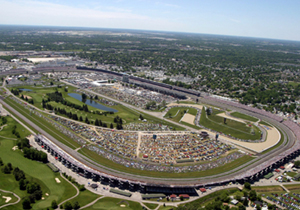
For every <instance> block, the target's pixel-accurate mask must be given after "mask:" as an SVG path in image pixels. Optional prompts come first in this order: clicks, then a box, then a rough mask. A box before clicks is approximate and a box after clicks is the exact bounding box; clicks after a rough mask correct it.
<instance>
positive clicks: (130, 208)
mask: <svg viewBox="0 0 300 210" xmlns="http://www.w3.org/2000/svg"><path fill="white" fill-rule="evenodd" d="M121 205H124V207H121ZM94 209H98V210H107V209H110V210H140V209H142V206H141V204H140V203H137V202H133V201H129V200H122V199H118V198H110V197H105V198H102V199H100V200H99V201H97V202H96V203H95V204H94V205H92V206H91V207H88V208H85V209H84V210H94Z"/></svg>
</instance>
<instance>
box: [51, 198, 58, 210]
mask: <svg viewBox="0 0 300 210" xmlns="http://www.w3.org/2000/svg"><path fill="white" fill-rule="evenodd" d="M57 207H58V206H57V202H56V200H53V201H52V203H51V208H52V209H57Z"/></svg>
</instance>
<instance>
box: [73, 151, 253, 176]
mask: <svg viewBox="0 0 300 210" xmlns="http://www.w3.org/2000/svg"><path fill="white" fill-rule="evenodd" d="M78 152H79V153H81V154H83V155H84V156H86V157H88V158H89V159H91V160H93V161H95V162H98V163H101V164H102V165H103V166H107V167H109V168H111V169H115V170H119V171H123V172H127V173H131V174H139V175H141V176H150V177H165V178H196V177H204V176H211V175H215V174H220V173H223V172H226V171H230V170H232V169H234V168H236V167H238V166H241V165H243V164H245V163H247V162H249V161H251V160H253V159H254V158H253V157H251V156H248V155H245V156H243V157H241V158H239V159H237V160H234V161H232V162H230V163H227V164H225V165H222V166H220V167H217V168H213V169H209V170H206V171H195V172H188V173H168V172H157V171H147V170H139V169H135V168H131V167H125V166H123V165H121V164H118V163H115V162H113V161H111V160H108V159H106V158H104V157H102V156H100V155H98V154H97V153H95V152H93V151H90V150H88V149H87V148H83V149H80V150H79V151H78Z"/></svg>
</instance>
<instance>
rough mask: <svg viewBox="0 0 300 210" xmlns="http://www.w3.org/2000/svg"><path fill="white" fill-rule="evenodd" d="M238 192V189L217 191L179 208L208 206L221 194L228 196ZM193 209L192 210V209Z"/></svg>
mask: <svg viewBox="0 0 300 210" xmlns="http://www.w3.org/2000/svg"><path fill="white" fill-rule="evenodd" d="M237 191H239V190H238V188H228V189H224V190H219V191H216V192H213V193H211V194H209V195H206V196H204V197H202V198H199V199H197V200H194V201H192V202H189V203H187V204H181V205H180V206H186V207H189V206H190V207H191V206H203V205H205V204H208V203H210V202H212V201H213V200H214V199H215V198H217V197H219V196H221V195H222V194H223V193H225V192H228V193H229V194H230V195H232V194H234V193H236V192H237ZM192 209H193V208H192Z"/></svg>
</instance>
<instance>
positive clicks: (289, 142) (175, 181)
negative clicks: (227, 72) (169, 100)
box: [0, 98, 296, 186]
mask: <svg viewBox="0 0 300 210" xmlns="http://www.w3.org/2000/svg"><path fill="white" fill-rule="evenodd" d="M2 99H3V98H1V99H0V102H1V103H2V104H3V105H4V106H5V107H6V108H7V109H8V110H10V111H11V112H13V113H14V114H15V115H17V116H19V117H20V118H21V119H22V120H24V121H25V122H26V123H27V124H29V125H30V126H32V127H33V128H35V129H36V130H37V131H38V132H39V133H41V134H43V135H45V136H46V137H47V138H48V139H50V140H51V141H53V142H54V143H55V144H56V145H58V146H59V147H61V148H62V149H63V150H64V151H65V152H67V153H68V154H70V155H71V156H73V157H74V158H76V159H77V160H78V161H80V162H81V163H83V164H85V165H87V166H89V167H91V168H93V169H96V170H98V171H101V172H103V173H106V174H109V175H112V176H114V177H120V178H123V179H126V180H132V181H134V182H136V181H139V182H141V183H144V184H150V185H168V186H196V185H207V184H213V183H221V182H224V181H230V180H232V178H233V177H234V176H236V175H238V174H241V173H244V172H247V171H248V170H249V169H253V168H254V167H257V166H259V165H260V164H261V163H264V162H266V161H268V160H269V159H271V158H272V157H274V156H278V155H280V153H282V152H284V151H286V150H287V149H288V148H290V147H292V146H293V144H294V142H295V140H296V139H295V136H294V134H293V132H292V131H291V130H290V129H289V128H288V127H286V126H285V125H283V124H281V123H280V122H278V121H275V120H273V119H270V118H269V117H266V116H262V115H260V114H257V113H254V112H249V111H246V110H244V109H240V108H238V107H232V106H229V105H226V104H220V103H216V102H214V101H212V100H207V99H205V100H204V99H202V98H199V100H200V101H201V102H202V103H205V104H211V105H213V106H218V107H221V108H228V109H234V110H236V111H238V112H242V113H244V114H248V115H252V116H254V117H257V118H260V119H262V120H265V121H267V122H269V123H271V124H273V125H274V126H276V127H277V128H278V129H279V130H281V132H282V133H283V139H284V140H283V143H282V145H281V146H280V147H277V148H276V149H273V150H271V151H270V152H268V153H266V154H261V155H259V156H258V157H257V158H255V159H254V160H252V161H249V162H247V163H246V164H244V165H241V166H239V167H237V168H235V169H232V170H230V171H227V172H224V173H219V174H216V175H211V176H207V177H199V178H157V177H147V176H140V175H138V174H129V173H125V172H121V171H117V170H113V169H110V168H108V167H105V166H102V165H101V164H99V163H97V162H94V161H92V160H89V159H88V158H86V157H85V156H83V155H81V154H79V153H78V152H76V151H74V150H72V149H71V148H69V147H67V146H66V145H64V144H62V143H61V142H59V141H58V140H56V139H55V138H53V137H52V136H51V135H49V134H48V133H47V132H45V131H44V130H42V129H41V128H40V127H39V126H38V125H36V124H34V123H33V122H31V121H30V120H28V119H27V118H26V117H24V116H23V115H21V114H20V113H19V112H18V111H16V110H15V109H13V108H12V107H11V106H9V105H8V104H7V103H5V102H4V101H3V100H2Z"/></svg>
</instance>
